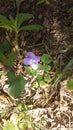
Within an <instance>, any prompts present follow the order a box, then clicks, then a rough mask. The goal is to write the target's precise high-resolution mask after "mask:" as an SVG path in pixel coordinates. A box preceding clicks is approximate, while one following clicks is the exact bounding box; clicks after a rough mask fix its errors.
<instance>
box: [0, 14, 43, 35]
mask: <svg viewBox="0 0 73 130" xmlns="http://www.w3.org/2000/svg"><path fill="white" fill-rule="evenodd" d="M31 18H33V15H32V14H28V13H20V14H17V16H16V18H15V19H14V18H13V17H12V16H10V17H9V19H7V18H6V17H5V16H3V15H0V27H1V28H6V29H9V30H12V31H14V32H16V33H17V34H18V33H19V31H21V30H40V29H42V26H40V25H36V24H35V25H25V26H23V25H22V24H23V23H24V22H25V21H27V20H30V19H31Z"/></svg>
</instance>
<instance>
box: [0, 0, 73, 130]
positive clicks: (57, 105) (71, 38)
mask: <svg viewBox="0 0 73 130" xmlns="http://www.w3.org/2000/svg"><path fill="white" fill-rule="evenodd" d="M71 7H73V1H72V0H64V1H61V0H50V3H49V4H46V3H43V4H40V5H37V1H35V0H33V1H32V0H28V1H26V0H23V1H22V2H21V4H20V8H19V12H20V13H31V14H33V15H34V19H33V20H30V21H29V22H28V24H40V25H42V26H43V27H44V28H43V30H41V31H31V32H30V31H25V32H24V31H22V32H20V34H19V45H20V50H21V52H20V56H19V57H18V59H17V61H16V62H17V64H16V68H15V72H16V73H18V74H23V75H24V76H25V77H26V75H25V74H24V71H23V64H22V59H23V57H24V56H25V51H32V52H34V53H35V54H36V55H40V56H41V55H42V54H44V53H49V55H50V56H51V61H52V63H51V66H52V70H51V72H50V74H51V73H56V72H57V71H58V70H60V72H62V70H63V68H64V67H65V66H66V64H67V63H68V62H69V61H70V59H71V58H73V12H69V9H70V8H71ZM16 9H17V8H16V4H15V1H12V0H5V1H1V0H0V14H2V15H5V16H7V17H8V16H9V15H12V16H14V17H15V15H16ZM5 38H7V39H8V40H9V41H10V42H11V43H13V42H14V34H11V32H9V31H6V33H5V30H4V29H0V42H2V41H3V40H4V39H5ZM3 69H4V70H6V69H8V70H9V68H7V66H3V64H1V63H0V71H2V70H3ZM70 77H73V66H72V67H71V68H70V70H69V71H68V73H67V75H65V77H63V79H62V80H61V81H60V82H59V84H58V85H57V87H55V88H52V87H51V83H50V84H48V85H47V86H46V87H45V88H44V89H43V88H41V87H40V86H38V87H36V88H35V89H34V90H32V89H31V87H32V88H33V85H35V81H34V79H32V78H31V80H30V81H29V83H28V86H27V88H26V89H25V91H24V92H23V93H22V94H21V96H20V97H19V98H18V99H13V98H12V97H10V96H9V95H8V93H7V91H6V87H7V86H6V81H7V78H6V75H3V74H1V75H0V130H2V126H3V124H4V123H5V121H6V120H9V119H12V120H14V119H15V118H16V116H17V114H18V110H17V105H16V104H18V103H19V104H21V103H22V104H24V103H25V106H26V108H27V109H26V112H27V113H28V115H30V116H31V120H32V122H33V123H34V124H35V128H33V129H31V128H26V129H25V130H73V91H70V90H68V89H67V88H66V85H67V80H68V79H69V78H70Z"/></svg>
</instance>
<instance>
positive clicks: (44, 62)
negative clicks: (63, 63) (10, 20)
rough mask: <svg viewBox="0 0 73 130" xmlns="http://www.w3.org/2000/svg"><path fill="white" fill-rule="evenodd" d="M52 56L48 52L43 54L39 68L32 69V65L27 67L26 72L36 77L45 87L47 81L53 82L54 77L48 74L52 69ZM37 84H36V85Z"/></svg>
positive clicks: (39, 83)
mask: <svg viewBox="0 0 73 130" xmlns="http://www.w3.org/2000/svg"><path fill="white" fill-rule="evenodd" d="M49 60H50V56H49V55H48V54H43V55H42V56H41V61H40V63H39V64H38V69H37V70H32V69H31V67H25V70H26V73H28V74H29V75H32V76H33V77H34V76H35V77H36V80H37V82H38V85H40V86H41V87H43V88H44V87H45V86H46V84H47V83H49V82H51V80H52V78H51V77H50V75H49V74H48V72H49V71H50V70H51V66H50V65H49ZM35 86H36V85H35Z"/></svg>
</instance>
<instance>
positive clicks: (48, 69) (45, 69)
mask: <svg viewBox="0 0 73 130" xmlns="http://www.w3.org/2000/svg"><path fill="white" fill-rule="evenodd" d="M43 69H44V71H50V70H51V66H50V65H44V67H43Z"/></svg>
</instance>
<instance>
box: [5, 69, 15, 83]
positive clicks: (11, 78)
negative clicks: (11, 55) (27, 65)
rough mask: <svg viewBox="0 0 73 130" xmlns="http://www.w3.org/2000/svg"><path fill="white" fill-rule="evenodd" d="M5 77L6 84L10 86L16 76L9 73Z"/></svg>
mask: <svg viewBox="0 0 73 130" xmlns="http://www.w3.org/2000/svg"><path fill="white" fill-rule="evenodd" d="M7 77H8V81H7V83H8V84H12V83H13V82H14V81H15V78H16V75H15V73H14V72H9V73H8V74H7Z"/></svg>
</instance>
